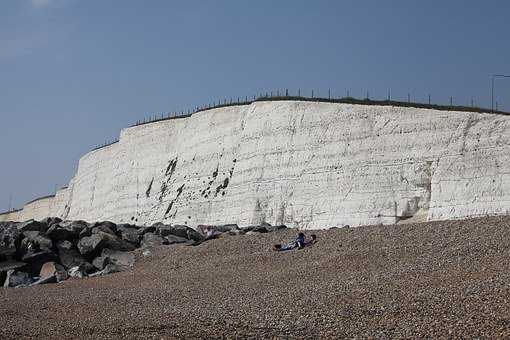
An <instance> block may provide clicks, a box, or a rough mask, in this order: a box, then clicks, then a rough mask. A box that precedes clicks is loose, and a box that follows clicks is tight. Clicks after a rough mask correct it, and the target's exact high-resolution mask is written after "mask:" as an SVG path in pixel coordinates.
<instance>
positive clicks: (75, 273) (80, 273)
mask: <svg viewBox="0 0 510 340" xmlns="http://www.w3.org/2000/svg"><path fill="white" fill-rule="evenodd" d="M95 271H96V267H94V266H93V265H91V264H90V263H88V262H83V263H82V264H80V265H79V266H74V267H72V268H70V269H69V270H68V271H67V273H68V274H69V276H70V277H75V278H80V279H81V278H83V277H86V276H88V275H89V274H90V273H93V272H95Z"/></svg>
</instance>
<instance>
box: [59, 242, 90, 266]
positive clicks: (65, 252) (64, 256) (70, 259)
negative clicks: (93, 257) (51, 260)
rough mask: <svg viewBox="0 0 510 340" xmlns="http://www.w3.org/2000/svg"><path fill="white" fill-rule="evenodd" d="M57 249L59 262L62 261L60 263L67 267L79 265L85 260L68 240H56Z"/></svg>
mask: <svg viewBox="0 0 510 340" xmlns="http://www.w3.org/2000/svg"><path fill="white" fill-rule="evenodd" d="M57 249H58V257H59V259H60V263H62V265H63V266H64V267H65V268H67V269H69V268H72V267H75V266H79V265H80V264H82V263H83V262H86V261H85V259H84V258H83V256H81V254H80V253H79V252H78V249H77V248H76V247H75V246H74V244H72V243H71V242H69V241H60V242H58V243H57Z"/></svg>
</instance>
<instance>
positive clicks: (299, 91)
mask: <svg viewBox="0 0 510 340" xmlns="http://www.w3.org/2000/svg"><path fill="white" fill-rule="evenodd" d="M297 96H298V97H301V89H298V90H297Z"/></svg>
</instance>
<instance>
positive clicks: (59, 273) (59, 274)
mask: <svg viewBox="0 0 510 340" xmlns="http://www.w3.org/2000/svg"><path fill="white" fill-rule="evenodd" d="M52 276H54V277H55V279H56V280H57V282H60V281H64V280H67V278H68V274H67V271H66V270H65V268H64V267H63V266H61V265H60V264H58V263H55V262H46V263H45V264H44V265H43V266H42V268H41V271H40V272H39V277H40V278H41V279H46V278H49V277H52Z"/></svg>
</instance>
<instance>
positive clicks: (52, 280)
mask: <svg viewBox="0 0 510 340" xmlns="http://www.w3.org/2000/svg"><path fill="white" fill-rule="evenodd" d="M57 282H58V279H57V276H56V275H51V276H47V277H41V278H39V280H37V281H35V282H34V283H32V284H31V286H37V285H44V284H47V283H57Z"/></svg>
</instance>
